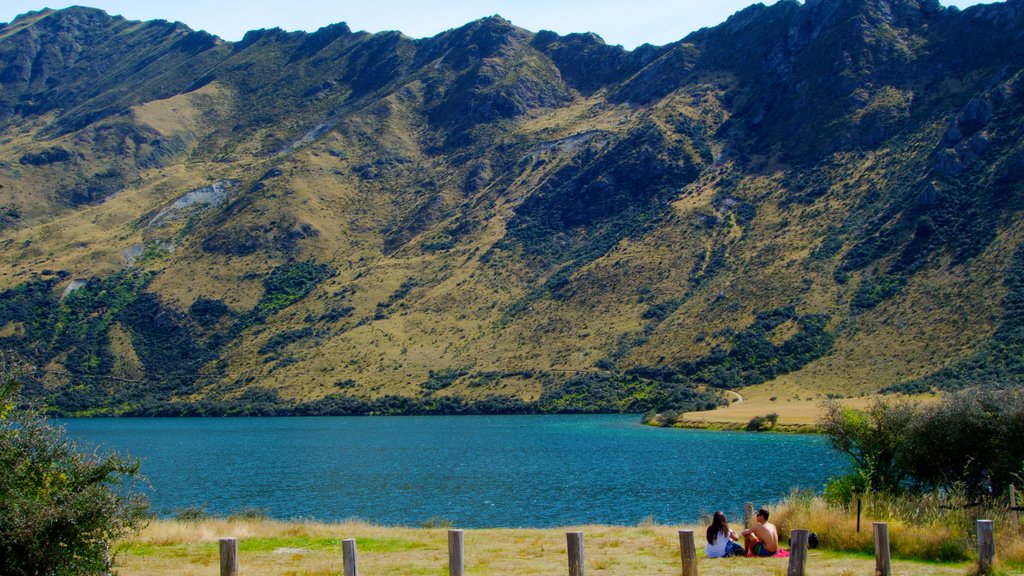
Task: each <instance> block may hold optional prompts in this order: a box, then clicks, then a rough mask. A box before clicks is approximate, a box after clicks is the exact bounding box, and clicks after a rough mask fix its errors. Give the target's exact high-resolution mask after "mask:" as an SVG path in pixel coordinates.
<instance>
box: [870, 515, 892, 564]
mask: <svg viewBox="0 0 1024 576" xmlns="http://www.w3.org/2000/svg"><path fill="white" fill-rule="evenodd" d="M871 529H872V531H873V532H874V536H875V576H892V560H891V557H890V555H889V525H888V524H886V523H885V522H873V523H872V524H871Z"/></svg>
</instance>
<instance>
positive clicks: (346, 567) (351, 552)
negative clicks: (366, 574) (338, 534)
mask: <svg viewBox="0 0 1024 576" xmlns="http://www.w3.org/2000/svg"><path fill="white" fill-rule="evenodd" d="M341 555H342V562H343V567H342V570H343V571H344V572H343V573H344V575H345V576H359V552H358V550H357V549H356V541H355V540H352V539H349V540H342V541H341Z"/></svg>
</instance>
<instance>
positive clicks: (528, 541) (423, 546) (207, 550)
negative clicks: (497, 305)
mask: <svg viewBox="0 0 1024 576" xmlns="http://www.w3.org/2000/svg"><path fill="white" fill-rule="evenodd" d="M682 528H692V529H694V530H695V531H696V532H697V537H698V543H697V548H698V550H697V555H698V557H699V558H700V566H699V573H700V574H707V575H722V576H732V575H741V574H743V575H748V574H769V575H774V574H780V575H782V574H785V573H786V567H787V562H788V560H785V559H748V558H728V559H717V560H708V559H705V558H703V554H704V552H703V544H702V542H701V541H700V534H701V533H702V532H703V527H693V526H690V527H682V526H661V525H641V526H636V527H619V526H576V527H566V528H552V529H543V530H542V529H487V530H468V531H466V533H465V567H466V572H467V574H472V575H480V576H487V575H494V576H498V575H501V576H505V575H510V574H522V575H526V574H544V575H556V574H566V573H568V568H567V557H566V538H565V532H567V531H576V530H580V531H583V532H584V538H585V551H586V570H587V574H591V575H601V574H605V575H612V574H614V575H616V576H627V575H630V576H632V575H640V574H643V575H666V576H667V575H675V574H679V571H680V559H679V543H678V542H679V540H678V531H679V530H680V529H682ZM221 537H236V538H238V539H239V555H240V569H241V572H242V573H243V574H246V575H248V576H259V575H271V574H273V575H277V576H280V575H295V576H298V575H310V576H312V575H328V574H338V575H340V574H342V553H341V542H342V540H344V539H348V538H355V539H356V540H357V545H358V549H359V566H360V573H362V574H370V575H383V574H394V575H403V576H406V575H415V574H424V575H437V576H443V575H445V574H447V573H448V551H447V531H446V530H445V529H443V528H399V527H383V526H374V525H370V524H364V523H358V522H351V523H341V524H330V525H328V524H317V523H284V522H275V521H268V520H249V519H235V520H205V521H200V522H189V523H185V522H180V521H175V520H159V521H155V522H153V523H152V524H150V525H149V526H148V527H146V528H145V529H144V530H143V531H142V532H141V533H140V534H139V535H138V536H137V537H136V538H135V539H134V540H133V541H131V542H126V543H123V545H122V546H121V548H120V551H119V553H118V555H117V557H116V559H117V565H118V573H119V574H122V575H124V576H131V575H140V576H141V575H147V576H149V575H152V576H160V575H172V574H173V575H176V576H179V575H185V576H188V575H200V574H203V575H208V574H216V573H217V570H218V562H219V552H218V539H219V538H221ZM970 569H971V564H970V563H963V562H959V563H941V564H939V563H924V562H914V561H907V560H895V561H894V573H895V574H900V575H906V576H916V575H920V576H925V575H928V576H932V575H945V574H949V575H963V574H968V573H969V572H970ZM873 570H874V558H873V557H872V556H870V555H867V554H863V553H849V552H847V553H841V552H833V551H824V550H812V551H811V554H810V557H809V559H808V566H807V573H808V574H809V575H837V576H838V575H854V574H871V573H872V572H873Z"/></svg>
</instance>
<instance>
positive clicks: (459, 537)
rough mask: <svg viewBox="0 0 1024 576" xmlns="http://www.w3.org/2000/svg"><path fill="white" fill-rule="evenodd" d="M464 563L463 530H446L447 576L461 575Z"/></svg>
mask: <svg viewBox="0 0 1024 576" xmlns="http://www.w3.org/2000/svg"><path fill="white" fill-rule="evenodd" d="M464 568H465V563H464V561H463V532H462V530H449V531H448V576H463V573H464V572H463V570H464Z"/></svg>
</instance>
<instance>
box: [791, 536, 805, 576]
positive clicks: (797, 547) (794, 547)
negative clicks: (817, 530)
mask: <svg viewBox="0 0 1024 576" xmlns="http://www.w3.org/2000/svg"><path fill="white" fill-rule="evenodd" d="M808 536H810V532H808V531H807V530H793V531H792V532H790V533H789V547H790V551H789V567H788V568H787V570H786V576H804V570H805V569H806V566H807V538H808Z"/></svg>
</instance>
